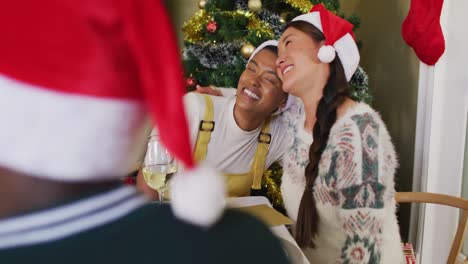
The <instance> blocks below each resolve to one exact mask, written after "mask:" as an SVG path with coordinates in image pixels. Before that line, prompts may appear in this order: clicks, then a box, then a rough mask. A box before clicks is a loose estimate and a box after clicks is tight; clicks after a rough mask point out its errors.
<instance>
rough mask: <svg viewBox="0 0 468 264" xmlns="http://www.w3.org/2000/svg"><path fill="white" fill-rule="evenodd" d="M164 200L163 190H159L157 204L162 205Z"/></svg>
mask: <svg viewBox="0 0 468 264" xmlns="http://www.w3.org/2000/svg"><path fill="white" fill-rule="evenodd" d="M163 201H164V191H160V192H159V205H162V203H163Z"/></svg>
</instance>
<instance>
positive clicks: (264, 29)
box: [247, 16, 275, 39]
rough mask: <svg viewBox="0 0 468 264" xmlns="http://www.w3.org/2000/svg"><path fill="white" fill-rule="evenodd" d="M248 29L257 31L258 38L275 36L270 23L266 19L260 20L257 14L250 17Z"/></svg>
mask: <svg viewBox="0 0 468 264" xmlns="http://www.w3.org/2000/svg"><path fill="white" fill-rule="evenodd" d="M247 29H248V30H251V31H255V35H256V36H257V37H258V38H263V39H272V38H273V37H274V36H275V34H274V32H273V30H272V28H271V27H270V25H269V24H268V23H267V22H265V21H261V20H259V19H258V18H257V17H256V16H252V17H251V18H250V21H249V24H248V25H247Z"/></svg>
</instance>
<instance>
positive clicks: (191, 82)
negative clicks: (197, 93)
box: [185, 77, 197, 87]
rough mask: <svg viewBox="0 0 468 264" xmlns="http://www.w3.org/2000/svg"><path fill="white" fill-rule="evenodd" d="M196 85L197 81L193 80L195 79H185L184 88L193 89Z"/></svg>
mask: <svg viewBox="0 0 468 264" xmlns="http://www.w3.org/2000/svg"><path fill="white" fill-rule="evenodd" d="M196 84H197V80H195V78H193V77H188V78H187V79H185V86H187V87H193V86H195V85H196Z"/></svg>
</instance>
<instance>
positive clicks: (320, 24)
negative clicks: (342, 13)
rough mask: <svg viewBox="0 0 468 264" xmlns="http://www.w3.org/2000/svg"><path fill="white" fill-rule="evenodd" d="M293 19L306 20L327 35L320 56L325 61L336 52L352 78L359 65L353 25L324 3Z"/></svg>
mask: <svg viewBox="0 0 468 264" xmlns="http://www.w3.org/2000/svg"><path fill="white" fill-rule="evenodd" d="M292 21H305V22H307V23H310V24H312V25H314V26H315V27H316V28H318V29H319V30H320V31H321V32H322V33H323V35H324V36H325V45H323V46H322V47H320V49H319V52H318V58H319V60H320V61H322V62H324V63H330V62H332V61H333V60H334V59H335V53H336V54H338V57H339V58H340V60H341V63H342V64H343V68H344V71H345V75H346V79H347V80H348V81H350V80H351V77H352V76H353V74H354V72H355V71H356V69H357V67H358V65H359V58H360V56H359V50H358V48H357V45H356V41H355V40H354V35H353V25H352V24H351V23H349V22H348V21H346V20H345V19H343V18H341V17H339V16H337V15H335V14H333V13H332V12H330V11H328V10H327V9H326V8H325V7H324V6H323V5H322V4H317V5H314V7H312V9H311V10H310V13H308V14H303V15H300V16H297V17H295V18H294V19H293V20H292Z"/></svg>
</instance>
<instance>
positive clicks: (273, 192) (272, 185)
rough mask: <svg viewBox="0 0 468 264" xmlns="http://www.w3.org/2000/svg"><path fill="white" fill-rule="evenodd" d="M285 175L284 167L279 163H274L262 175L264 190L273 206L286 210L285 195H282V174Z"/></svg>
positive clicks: (282, 210)
mask: <svg viewBox="0 0 468 264" xmlns="http://www.w3.org/2000/svg"><path fill="white" fill-rule="evenodd" d="M282 175H283V169H282V168H281V166H280V165H279V164H277V163H274V164H273V165H271V166H270V168H269V169H268V170H267V171H266V172H265V173H264V174H263V177H262V192H263V193H264V195H265V196H266V197H268V200H270V202H271V204H272V205H273V207H274V208H275V209H276V210H278V211H280V212H283V213H284V212H285V210H284V204H283V197H282V196H281V176H282Z"/></svg>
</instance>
